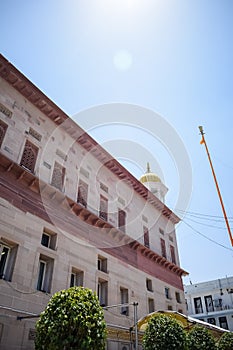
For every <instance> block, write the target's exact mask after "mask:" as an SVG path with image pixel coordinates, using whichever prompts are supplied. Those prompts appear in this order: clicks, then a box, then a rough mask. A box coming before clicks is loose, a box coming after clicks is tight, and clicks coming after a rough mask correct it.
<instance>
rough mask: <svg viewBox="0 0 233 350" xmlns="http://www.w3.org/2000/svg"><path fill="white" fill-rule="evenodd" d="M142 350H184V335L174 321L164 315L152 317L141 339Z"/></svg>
mask: <svg viewBox="0 0 233 350" xmlns="http://www.w3.org/2000/svg"><path fill="white" fill-rule="evenodd" d="M143 349H144V350H172V349H174V350H185V349H186V334H185V332H184V329H183V327H182V326H181V324H179V323H178V322H177V321H176V320H175V319H173V318H171V317H169V316H166V315H156V316H154V317H152V318H151V319H150V320H149V322H148V326H147V328H146V331H145V334H144V337H143Z"/></svg>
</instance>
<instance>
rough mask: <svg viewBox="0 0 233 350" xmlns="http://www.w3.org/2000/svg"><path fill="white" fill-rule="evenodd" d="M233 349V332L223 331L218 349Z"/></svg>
mask: <svg viewBox="0 0 233 350" xmlns="http://www.w3.org/2000/svg"><path fill="white" fill-rule="evenodd" d="M232 349H233V333H232V332H231V333H230V332H226V333H223V335H222V336H221V338H220V340H219V342H218V350H232Z"/></svg>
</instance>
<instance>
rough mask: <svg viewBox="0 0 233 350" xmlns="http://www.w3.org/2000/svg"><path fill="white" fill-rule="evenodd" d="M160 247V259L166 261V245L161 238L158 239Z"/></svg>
mask: <svg viewBox="0 0 233 350" xmlns="http://www.w3.org/2000/svg"><path fill="white" fill-rule="evenodd" d="M160 245H161V255H162V257H164V258H166V259H167V252H166V243H165V240H164V239H163V238H160Z"/></svg>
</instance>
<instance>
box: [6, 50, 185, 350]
mask: <svg viewBox="0 0 233 350" xmlns="http://www.w3.org/2000/svg"><path fill="white" fill-rule="evenodd" d="M150 180H151V177H150ZM145 182H146V181H145V178H144V179H143V183H144V184H142V183H141V182H140V181H138V180H137V179H136V178H135V177H133V176H132V174H130V173H129V172H128V171H127V170H126V169H125V168H124V167H123V166H122V165H121V164H119V162H118V161H117V160H116V159H114V158H113V157H112V156H111V155H110V154H109V153H108V152H106V151H105V150H104V149H103V148H102V147H101V146H100V145H98V143H97V142H96V141H94V140H93V139H92V138H91V137H90V136H89V135H88V134H87V133H86V132H85V131H84V130H82V129H81V128H80V127H79V126H78V125H77V124H76V123H75V122H74V121H72V120H71V119H70V118H69V117H68V116H67V115H66V114H65V113H64V112H63V111H62V110H61V109H60V108H59V107H58V106H56V105H55V104H54V103H53V102H52V101H51V100H50V99H49V98H48V97H47V96H45V95H44V94H43V93H42V92H41V91H40V90H39V89H38V88H37V87H36V86H35V85H33V84H32V83H31V82H30V81H29V80H28V79H27V78H26V77H25V76H24V75H23V74H22V73H21V72H19V71H18V70H17V69H16V68H15V67H14V66H13V65H12V64H11V63H9V62H8V61H7V60H6V59H5V58H4V57H3V56H0V186H1V192H0V193H1V198H0V208H1V209H0V253H1V260H0V316H1V317H0V349H2V350H12V349H34V336H35V322H36V320H37V318H36V316H37V315H38V314H39V313H41V312H42V311H43V310H44V308H45V306H46V305H47V302H48V301H49V299H50V297H51V296H52V295H53V294H54V293H55V292H56V291H58V290H61V289H65V288H69V287H70V286H73V285H82V286H84V287H88V288H91V289H92V290H93V291H96V293H97V294H98V296H99V299H100V303H101V305H103V306H111V305H112V306H113V305H118V304H120V306H118V307H112V308H108V309H106V311H104V312H105V319H106V322H107V324H108V329H109V334H108V341H107V345H106V347H107V349H110V350H129V349H132V339H130V336H131V335H129V329H130V328H131V327H132V325H133V322H134V313H133V307H132V304H133V303H136V302H137V303H138V310H137V311H138V318H140V317H143V316H145V315H146V314H148V313H150V312H152V311H154V310H167V309H170V310H177V311H179V312H182V313H186V306H185V298H184V291H183V284H182V275H184V274H186V272H185V271H184V270H183V269H182V268H181V267H180V264H179V255H178V249H177V242H176V233H175V225H176V224H177V223H178V222H179V218H178V217H177V216H176V215H175V214H174V213H173V212H172V211H171V210H170V209H169V208H168V207H167V206H166V205H165V204H164V203H163V201H162V200H160V199H159V198H158V197H157V196H156V194H153V193H152V191H150V190H148V188H146V186H144V185H146V183H145ZM152 182H153V180H152ZM158 188H159V190H161V189H162V190H161V191H162V192H161V193H162V195H164V193H165V192H166V191H165V192H164V189H165V187H164V186H163V185H160V184H159V185H158ZM121 304H126V305H123V306H122V305H121Z"/></svg>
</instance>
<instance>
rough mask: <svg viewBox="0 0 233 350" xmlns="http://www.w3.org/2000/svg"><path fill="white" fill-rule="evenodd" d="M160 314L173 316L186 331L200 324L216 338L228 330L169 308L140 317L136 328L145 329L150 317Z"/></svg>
mask: <svg viewBox="0 0 233 350" xmlns="http://www.w3.org/2000/svg"><path fill="white" fill-rule="evenodd" d="M161 314H164V315H167V316H170V317H172V318H175V319H176V320H177V321H178V322H180V323H181V324H182V325H183V327H184V329H185V330H187V331H189V330H190V329H191V328H192V327H194V326H195V325H200V326H203V327H205V328H207V329H209V330H210V331H211V333H212V334H213V335H214V336H215V337H217V338H219V337H221V335H222V334H223V333H224V332H228V331H227V330H226V329H223V328H220V327H217V326H215V325H212V324H210V323H207V322H204V321H200V320H198V319H196V318H192V317H190V316H186V315H184V314H181V313H180V312H178V311H170V310H167V311H154V312H152V313H151V314H148V315H146V316H145V317H143V318H141V319H140V320H138V322H137V324H138V330H139V331H142V332H143V331H145V329H146V327H147V325H148V322H149V320H150V319H151V317H156V316H159V315H161Z"/></svg>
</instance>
